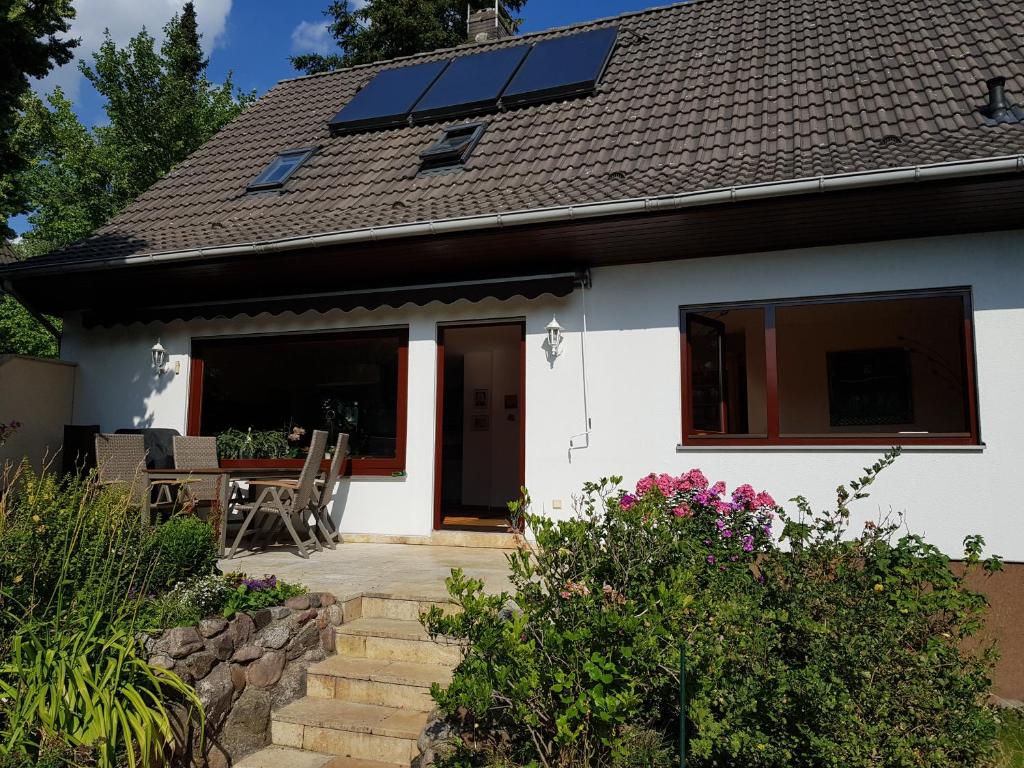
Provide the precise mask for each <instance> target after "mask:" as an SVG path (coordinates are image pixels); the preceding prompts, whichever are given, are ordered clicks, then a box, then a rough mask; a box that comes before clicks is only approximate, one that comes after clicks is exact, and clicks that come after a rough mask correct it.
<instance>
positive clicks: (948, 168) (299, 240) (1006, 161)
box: [0, 155, 1024, 275]
mask: <svg viewBox="0 0 1024 768" xmlns="http://www.w3.org/2000/svg"><path fill="white" fill-rule="evenodd" d="M1014 172H1017V173H1021V172H1024V155H1005V156H1002V157H992V158H984V159H980V160H958V161H953V162H945V163H934V164H929V165H916V166H908V167H905V168H890V169H884V170H877V171H858V172H855V173H843V174H833V175H824V176H816V177H809V178H805V179H794V180H791V181H777V182H763V183H758V184H746V185H739V186H732V187H722V188H718V189H713V190H707V191H701V192H685V193H680V194H669V195H659V196H653V197H642V198H629V199H625V200H616V201H609V202H601V203H584V204H581V205H563V206H554V207H550V208H532V209H527V210H522V211H512V212H508V213H493V214H484V215H477V216H464V217H459V218H453V219H439V220H432V221H426V222H414V223H410V224H394V225H389V226H384V227H364V228H361V229H350V230H341V231H337V232H327V233H321V234H316V235H303V236H299V237H286V238H280V239H277V240H262V241H254V242H251V243H238V244H234V245H223V246H212V247H209V248H191V249H186V250H179V251H161V252H154V253H144V254H137V255H133V256H127V257H120V258H99V259H81V260H78V261H73V262H62V263H54V264H52V265H47V266H42V267H38V268H33V267H32V265H31V260H29V261H28V262H22V263H20V264H19V265H17V266H15V267H14V268H13V269H10V268H9V269H5V270H0V271H3V272H4V273H5V274H7V275H15V274H17V273H18V272H20V271H22V270H26V271H31V272H32V273H33V274H38V275H45V274H50V273H53V272H67V271H82V270H88V269H91V268H93V267H96V266H105V267H122V266H135V265H155V264H162V263H165V262H183V261H193V260H200V259H210V258H221V257H230V256H242V255H249V254H269V253H278V252H282V251H293V250H299V249H305V248H322V247H326V246H332V245H348V244H352V243H367V242H380V241H383V240H394V239H397V238H405V237H419V236H424V235H443V234H449V233H456V232H472V231H477V230H485V229H498V228H502V227H514V226H522V225H526V224H546V223H554V222H566V221H576V220H579V219H591V218H598V217H604V216H622V215H628V214H640V213H651V212H655V211H669V210H678V209H682V208H694V207H698V206H705V205H717V204H721V203H732V202H741V201H745V200H761V199H766V198H775V197H784V196H792V195H804V194H811V193H814V192H822V193H823V192H836V191H841V190H847V189H863V188H866V187H878V186H883V185H889V184H905V183H908V182H922V181H938V180H942V179H958V178H965V177H970V176H986V175H990V174H996V173H1014Z"/></svg>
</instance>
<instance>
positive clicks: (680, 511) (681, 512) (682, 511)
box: [672, 504, 693, 517]
mask: <svg viewBox="0 0 1024 768" xmlns="http://www.w3.org/2000/svg"><path fill="white" fill-rule="evenodd" d="M672 514H673V515H675V516H676V517H690V515H692V514H693V510H691V509H690V508H689V507H688V506H686V505H685V504H680V505H679V506H678V507H676V508H675V509H673V510H672Z"/></svg>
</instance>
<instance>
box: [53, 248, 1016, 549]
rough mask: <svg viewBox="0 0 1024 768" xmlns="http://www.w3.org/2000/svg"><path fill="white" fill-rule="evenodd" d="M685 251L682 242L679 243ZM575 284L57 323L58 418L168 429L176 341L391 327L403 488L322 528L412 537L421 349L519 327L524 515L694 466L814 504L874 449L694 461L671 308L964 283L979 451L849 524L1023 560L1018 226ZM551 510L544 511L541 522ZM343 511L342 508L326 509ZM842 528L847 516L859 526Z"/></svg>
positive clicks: (417, 530) (428, 470) (932, 459)
mask: <svg viewBox="0 0 1024 768" xmlns="http://www.w3.org/2000/svg"><path fill="white" fill-rule="evenodd" d="M682 248H683V249H684V250H685V244H683V245H682ZM593 283H594V285H593V288H592V289H591V290H589V291H587V292H586V294H585V296H584V294H583V293H582V292H580V291H577V292H575V293H574V294H573V295H572V296H569V297H567V298H565V299H555V298H552V297H542V298H540V299H537V300H533V301H526V300H522V299H515V300H509V301H494V300H490V301H483V302H478V303H470V302H466V301H461V302H458V303H456V304H453V305H442V304H437V303H435V304H432V305H430V306H427V307H415V306H412V305H408V306H406V307H403V308H400V309H390V308H385V309H380V310H375V311H372V312H368V311H362V310H360V311H354V312H348V313H343V312H336V313H328V314H317V313H313V312H308V313H305V314H303V315H299V316H296V315H293V314H285V315H282V316H279V317H271V316H266V315H264V316H260V317H259V318H256V319H251V318H247V317H240V318H234V319H231V320H217V321H190V322H174V323H170V324H167V325H157V324H150V325H148V326H142V325H139V324H136V325H133V326H130V327H127V328H123V327H122V328H116V329H96V330H89V331H86V330H83V329H82V328H80V327H79V326H77V324H76V323H75V322H74V321H73V319H72V320H71V321H70V322H68V324H67V326H66V332H65V333H66V335H65V340H64V344H63V349H62V354H63V356H64V357H65V359H67V360H71V361H74V362H77V363H78V364H79V366H80V367H79V381H78V393H77V397H76V412H75V418H76V422H78V423H97V422H98V423H100V424H101V425H102V428H103V429H104V430H112V429H114V428H117V427H121V426H129V425H146V426H159V427H173V428H176V429H178V430H181V431H182V432H184V427H185V414H186V407H187V402H186V401H187V394H188V363H189V358H188V354H189V344H190V339H191V338H192V337H203V336H215V335H233V334H244V333H269V332H287V331H304V330H316V329H336V328H358V327H380V326H389V325H404V326H408V327H409V339H410V341H409V407H408V414H409V416H408V418H409V422H408V444H407V465H406V468H407V474H408V476H407V477H406V478H402V479H391V478H386V479H383V478H377V479H370V478H356V479H354V480H351V481H345V482H344V483H342V485H341V488H340V490H339V497H340V498H339V499H338V501H339V502H340V503H338V504H337V507H338V511H336V513H335V514H336V515H339V514H340V516H341V528H342V530H343V531H348V532H365V533H385V534H391V533H394V534H407V535H426V534H428V533H429V532H430V529H431V526H432V518H433V510H432V504H433V460H434V424H435V420H434V408H435V402H436V400H435V383H436V379H435V367H436V348H435V339H436V333H437V324H438V323H446V322H458V321H468V320H481V319H486V318H493V319H499V318H501V319H507V318H525V319H526V325H527V371H526V397H525V418H526V433H527V450H526V461H527V472H526V475H527V484H528V486H529V488H530V491H531V493H532V495H533V498H534V500H535V504H536V507H537V508H538V509H542V510H544V511H547V512H549V513H550V514H568V513H569V512H570V508H571V497H572V494H573V493H574V492H576V491H577V490H578V489H579V487H580V485H581V483H582V482H583V481H584V480H588V479H595V478H598V477H601V476H604V475H610V474H620V475H623V476H624V477H625V478H627V482H630V483H631V482H633V481H635V479H636V478H637V477H639V476H641V475H643V474H646V473H647V472H650V471H656V472H660V471H669V472H679V471H682V470H685V469H689V468H690V467H694V466H699V467H701V468H702V469H703V470H704V471H705V473H706V474H707V475H708V476H709V477H710V478H711V479H712V480H716V479H723V480H725V481H726V482H727V483H728V484H729V486H730V487H732V486H733V485H735V484H738V483H741V482H750V483H752V484H753V485H755V486H756V487H757V488H759V489H760V488H764V489H766V490H768V491H769V492H771V493H772V494H773V495H774V496H775V497H776V499H779V500H784V499H788V498H790V497H791V496H793V495H795V494H797V493H802V494H804V495H806V496H807V497H809V498H810V499H811V500H812V502H813V503H814V504H815V506H818V507H820V506H823V505H827V504H829V503H831V502H832V500H833V495H834V490H835V487H836V485H837V484H838V483H840V482H842V481H846V480H848V479H850V478H853V477H856V476H857V475H859V473H860V468H861V467H862V466H865V465H866V464H867V463H870V462H871V461H873V457H874V456H875V455H876V454H878V453H880V452H881V451H880V450H879V451H874V450H872V451H858V450H851V449H845V448H832V449H826V450H812V451H808V450H796V449H787V448H777V447H776V448H743V449H726V448H717V447H716V448H701V449H692V448H691V449H686V450H682V451H677V447H676V446H677V444H678V443H679V441H680V421H681V419H680V389H681V382H680V359H679V328H678V308H679V306H680V305H687V304H703V303H711V302H727V301H747V300H759V299H778V298H786V297H800V296H819V295H828V294H849V293H861V292H870V291H889V290H906V289H922V288H939V287H949V286H965V285H966V286H971V288H972V291H973V301H974V321H975V335H976V344H977V346H976V349H977V370H978V392H979V411H980V418H981V434H982V440H983V441H984V443H985V445H984V448H983V449H978V448H942V449H935V450H927V449H916V450H914V449H911V450H908V451H907V452H906V453H905V455H904V456H903V457H901V458H900V459H899V461H898V462H897V464H896V466H895V467H893V468H892V469H891V470H889V471H887V472H886V473H885V474H884V475H883V476H882V478H881V479H880V480H879V481H878V482H877V484H876V486H875V490H874V492H873V494H872V496H871V498H870V499H868V500H866V501H864V502H860V503H859V505H858V507H857V512H858V514H859V515H860V519H865V518H873V517H877V515H878V514H879V513H880V512H884V511H887V510H889V509H890V508H891V509H893V510H902V511H905V512H906V515H907V523H908V525H909V527H910V528H911V529H912V530H914V531H915V532H919V533H923V534H925V535H926V536H927V537H928V538H929V539H930V540H931V541H933V542H934V543H936V544H938V545H939V546H941V547H942V548H943V549H945V550H947V551H948V552H950V553H951V554H958V553H959V552H960V544H961V541H962V539H963V537H964V536H965V535H967V534H969V533H980V534H982V535H984V536H985V538H986V540H987V541H988V543H989V548H990V549H991V550H992V551H995V552H997V553H999V554H1001V555H1003V556H1005V557H1007V558H1008V559H1011V560H1024V511H1022V507H1021V504H1020V503H1019V500H1020V499H1021V498H1024V471H1022V468H1024V231H1010V232H1000V233H990V234H983V235H968V236H962V237H952V238H931V239H920V240H907V241H895V242H891V243H871V244H864V245H851V246H839V247H830V248H815V249H802V250H794V251H785V252H774V253H765V254H746V255H739V256H728V257H718V258H712V259H697V260H686V261H675V262H662V263H656V264H647V265H639V266H629V267H614V268H602V269H597V270H594V273H593ZM584 300H585V302H586V310H587V325H588V329H589V330H588V333H587V338H586V351H587V372H588V385H589V395H590V398H589V406H590V416H591V419H592V431H591V435H590V444H589V447H587V448H583V449H579V450H574V451H571V452H570V451H569V439H570V437H571V436H572V435H576V434H578V433H581V432H583V431H584V428H585V427H584V416H583V400H582V377H581V354H580V352H581V337H580V331H581V328H582V325H583V302H584ZM553 313H554V314H557V316H558V320H559V322H560V323H561V324H562V325H563V326H564V327H565V328H566V339H565V343H564V346H563V353H562V355H561V356H560V357H559V358H558V359H557V360H555V362H554V364H551V363H550V361H549V360H548V357H547V355H546V353H545V349H544V348H543V347H542V342H543V340H544V327H545V325H546V324H547V323H548V321H549V320H550V319H551V316H552V314H553ZM158 336H159V337H160V339H161V340H162V343H163V345H164V346H165V347H166V348H167V350H168V352H169V353H170V356H171V362H172V365H173V363H174V362H175V361H177V362H180V363H181V373H180V375H178V376H164V377H161V378H158V377H156V376H155V375H154V374H153V373H152V371H151V370H150V367H149V348H150V346H152V344H153V342H154V341H155V340H156V338H157V337H158ZM556 500H561V501H562V503H563V509H562V511H561V512H552V508H553V502H555V501H556ZM342 510H343V511H342ZM859 523H860V520H857V521H855V524H859Z"/></svg>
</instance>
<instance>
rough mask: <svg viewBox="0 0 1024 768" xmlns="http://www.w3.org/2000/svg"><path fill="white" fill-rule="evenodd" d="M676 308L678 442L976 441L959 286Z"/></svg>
mask: <svg viewBox="0 0 1024 768" xmlns="http://www.w3.org/2000/svg"><path fill="white" fill-rule="evenodd" d="M680 313H681V318H680V320H681V331H682V334H683V339H682V341H683V344H682V350H683V365H682V369H683V388H682V389H683V404H682V405H683V442H684V444H689V445H722V444H733V445H761V444H764V445H831V444H838V445H841V444H868V445H876V444H877V445H894V444H907V445H911V444H933V445H941V444H950V445H956V444H973V443H977V442H978V430H977V410H976V399H975V387H974V335H973V329H972V327H971V303H970V293H969V291H968V290H966V289H957V290H942V291H928V292H915V293H901V294H886V295H876V294H872V295H864V296H844V297H829V298H822V299H800V300H786V301H776V302H760V303H756V304H755V303H748V304H735V305H713V306H707V307H684V308H682V309H681V310H680Z"/></svg>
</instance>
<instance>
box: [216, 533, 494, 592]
mask: <svg viewBox="0 0 1024 768" xmlns="http://www.w3.org/2000/svg"><path fill="white" fill-rule="evenodd" d="M507 552H508V550H502V549H485V548H480V547H448V546H436V545H423V544H339V545H338V546H337V548H336V549H325V550H324V551H323V552H317V553H315V554H314V555H313V556H312V557H311V558H310V559H309V560H303V559H302V558H300V557H297V556H296V554H295V550H294V547H291V546H278V547H272V548H270V549H266V550H261V551H257V552H253V553H247V552H242V553H240V554H239V555H236V556H235V557H234V558H231V559H230V560H221V561H220V562H219V563H218V565H219V567H220V568H221V570H223V571H224V572H231V571H244V572H245V573H248V574H250V575H254V576H259V575H262V574H265V573H267V574H270V573H272V574H274V575H276V576H278V577H279V578H282V579H284V580H286V581H292V582H299V583H301V584H304V585H306V586H307V587H309V588H310V590H313V591H323V592H331V593H332V594H333V595H334V596H335V597H337V598H338V599H339V600H345V599H347V598H350V597H356V596H358V595H362V594H366V595H388V596H395V597H415V598H423V599H427V600H435V599H436V600H443V599H445V598H446V597H447V592H446V591H445V586H444V580H445V579H446V578H447V577H448V575H449V574H450V573H451V570H452V568H461V569H462V570H463V571H465V573H466V574H467V575H468V576H472V577H474V578H478V579H482V580H483V582H484V586H485V589H486V590H487V591H488V592H500V591H502V590H505V589H510V588H511V587H510V584H509V581H508V564H507V560H506V554H507Z"/></svg>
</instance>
